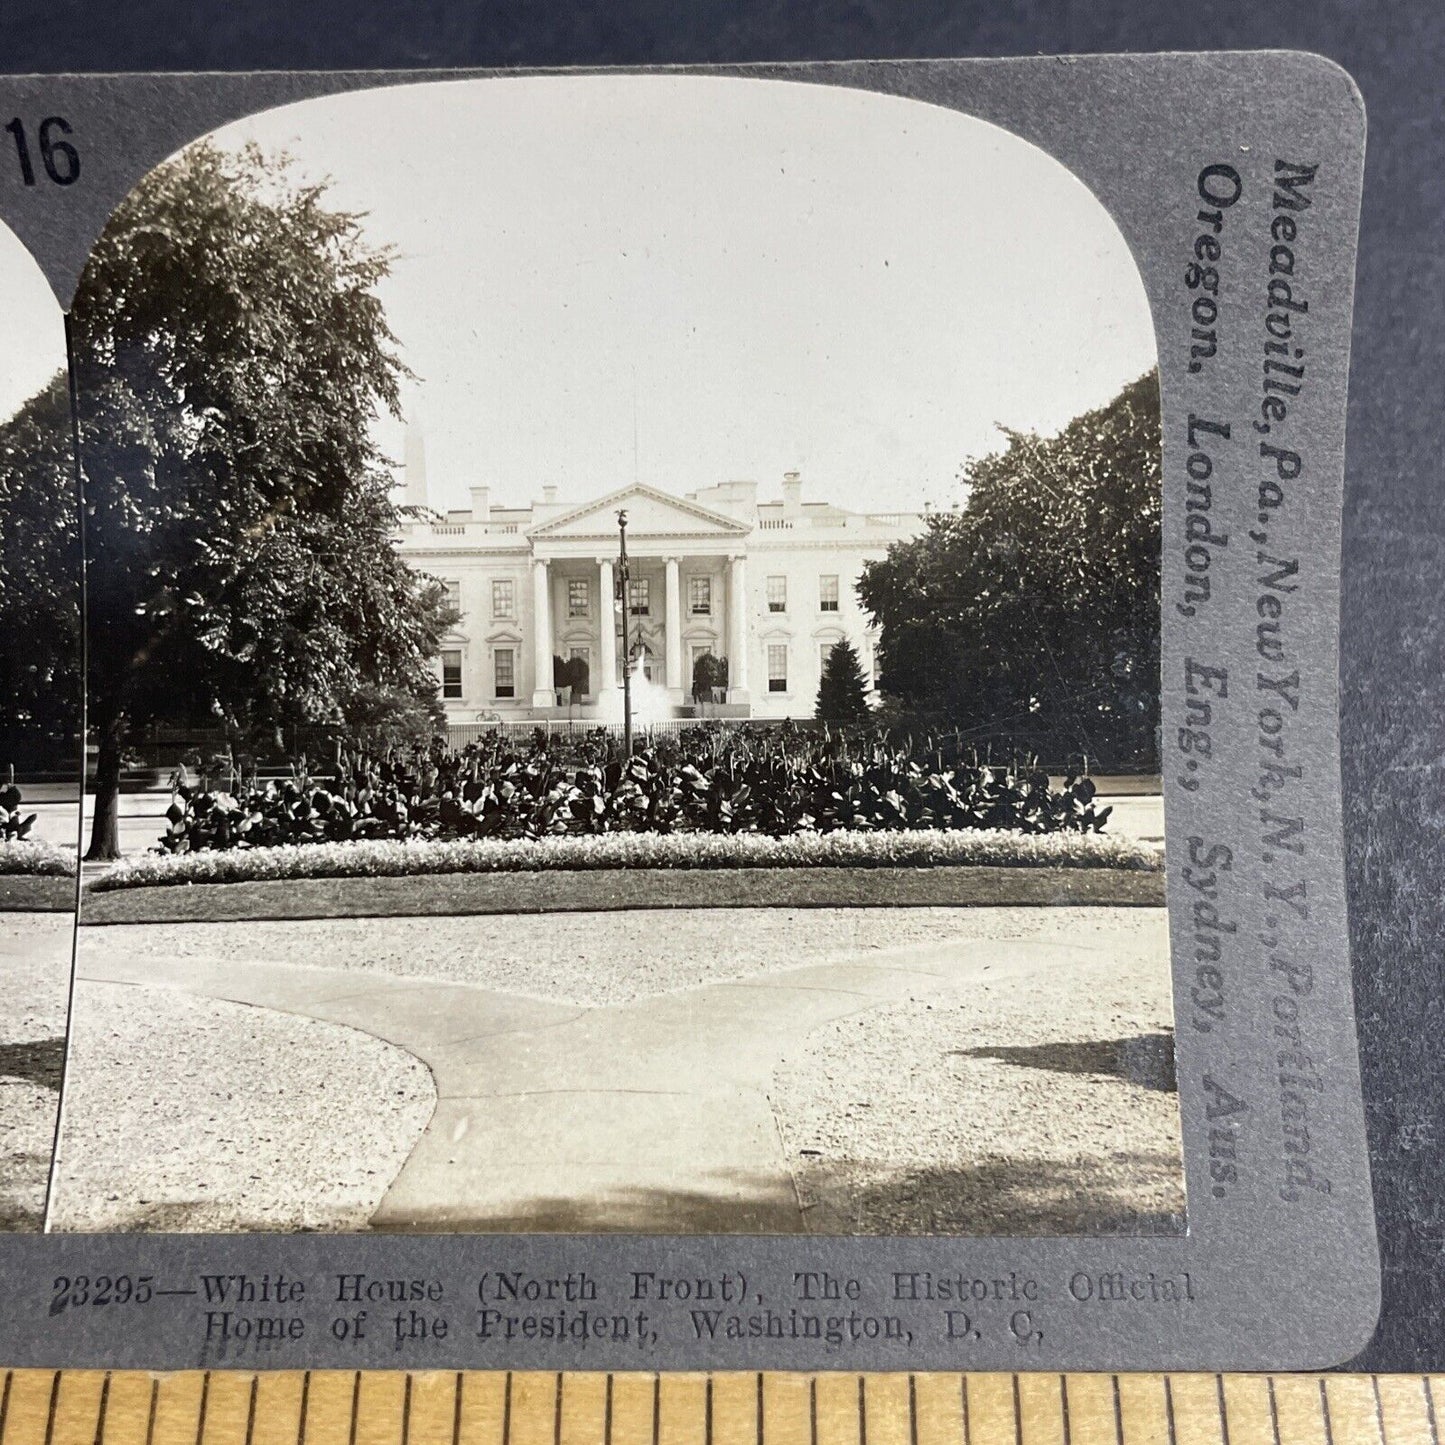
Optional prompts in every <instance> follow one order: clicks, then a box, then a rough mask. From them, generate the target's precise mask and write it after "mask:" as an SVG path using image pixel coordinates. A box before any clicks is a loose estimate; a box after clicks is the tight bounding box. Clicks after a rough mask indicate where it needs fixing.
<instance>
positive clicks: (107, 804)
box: [85, 722, 124, 863]
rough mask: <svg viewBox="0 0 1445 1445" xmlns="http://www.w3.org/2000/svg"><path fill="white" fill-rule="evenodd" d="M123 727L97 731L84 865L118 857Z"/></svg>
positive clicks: (118, 724) (115, 726) (112, 726)
mask: <svg viewBox="0 0 1445 1445" xmlns="http://www.w3.org/2000/svg"><path fill="white" fill-rule="evenodd" d="M123 734H124V725H123V724H122V723H120V722H115V723H112V724H111V725H110V726H109V727H107V728H104V729H102V730H101V734H100V753H99V756H98V757H97V758H96V760H95V817H94V818H93V819H92V821H91V825H90V847H89V848H87V849H86V851H85V861H86V862H87V863H100V862H109V861H111V860H112V859H115V858H119V857H120V764H121V741H122V737H123Z"/></svg>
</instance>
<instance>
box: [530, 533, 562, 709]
mask: <svg viewBox="0 0 1445 1445" xmlns="http://www.w3.org/2000/svg"><path fill="white" fill-rule="evenodd" d="M556 705H557V692H556V689H555V688H554V687H553V686H552V590H551V579H550V577H549V576H548V575H547V564H546V562H545V561H544V560H543V559H542V558H541V557H538V558H537V559H536V560H535V561H533V563H532V706H533V707H555V706H556Z"/></svg>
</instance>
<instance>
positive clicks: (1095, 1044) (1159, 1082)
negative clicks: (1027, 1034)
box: [952, 1033, 1179, 1094]
mask: <svg viewBox="0 0 1445 1445" xmlns="http://www.w3.org/2000/svg"><path fill="white" fill-rule="evenodd" d="M952 1053H953V1056H954V1057H955V1058H964V1059H996V1060H997V1061H998V1062H999V1063H1001V1064H1012V1065H1014V1066H1015V1067H1017V1068H1024V1069H1047V1070H1049V1071H1050V1072H1052V1073H1057V1074H1108V1075H1111V1076H1112V1077H1114V1078H1116V1079H1125V1080H1127V1081H1128V1082H1129V1083H1131V1084H1138V1085H1139V1087H1140V1088H1142V1089H1154V1090H1156V1091H1157V1092H1159V1093H1166V1094H1174V1093H1178V1091H1179V1083H1178V1080H1177V1079H1176V1077H1175V1073H1174V1035H1173V1034H1172V1033H1157V1034H1137V1035H1135V1036H1134V1037H1133V1038H1127V1039H1091V1040H1089V1041H1088V1042H1086V1043H1072V1044H1018V1045H1008V1044H996V1045H988V1046H986V1047H983V1048H977V1049H954V1050H953V1051H952Z"/></svg>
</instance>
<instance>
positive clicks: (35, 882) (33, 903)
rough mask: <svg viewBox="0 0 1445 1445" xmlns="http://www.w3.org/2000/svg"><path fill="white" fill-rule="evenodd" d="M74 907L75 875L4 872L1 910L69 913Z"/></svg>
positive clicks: (0, 884) (4, 911)
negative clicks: (61, 875)
mask: <svg viewBox="0 0 1445 1445" xmlns="http://www.w3.org/2000/svg"><path fill="white" fill-rule="evenodd" d="M74 907H75V878H74V875H72V876H71V877H69V878H65V877H60V878H57V877H53V876H48V875H45V874H36V873H4V874H0V913H69V912H71V911H72V910H73V909H74Z"/></svg>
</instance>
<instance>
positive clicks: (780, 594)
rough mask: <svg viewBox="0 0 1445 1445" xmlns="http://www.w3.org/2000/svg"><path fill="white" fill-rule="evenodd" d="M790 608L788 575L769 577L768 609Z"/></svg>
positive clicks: (782, 610)
mask: <svg viewBox="0 0 1445 1445" xmlns="http://www.w3.org/2000/svg"><path fill="white" fill-rule="evenodd" d="M787 610H788V579H787V578H786V577H769V578H768V611H769V612H786V611H787Z"/></svg>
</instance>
